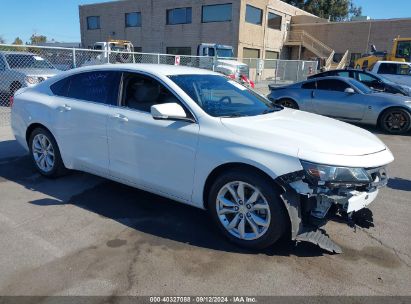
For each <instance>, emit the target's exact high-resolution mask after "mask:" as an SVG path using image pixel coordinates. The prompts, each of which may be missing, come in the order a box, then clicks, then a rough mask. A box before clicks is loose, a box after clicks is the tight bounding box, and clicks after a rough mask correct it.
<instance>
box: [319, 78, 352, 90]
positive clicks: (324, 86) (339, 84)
mask: <svg viewBox="0 0 411 304" xmlns="http://www.w3.org/2000/svg"><path fill="white" fill-rule="evenodd" d="M347 88H350V85H349V84H348V83H345V82H344V81H341V80H337V79H325V80H319V81H317V89H318V90H323V91H338V92H344V91H345V89H347Z"/></svg>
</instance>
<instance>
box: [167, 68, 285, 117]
mask: <svg viewBox="0 0 411 304" xmlns="http://www.w3.org/2000/svg"><path fill="white" fill-rule="evenodd" d="M170 79H171V80H172V81H174V82H175V83H176V84H177V85H178V86H179V87H180V88H181V89H182V90H183V91H184V92H185V93H187V95H188V96H190V97H191V98H192V99H193V100H194V101H195V102H196V103H197V104H198V105H199V106H200V107H201V108H202V109H203V110H204V111H205V112H206V113H207V114H209V115H211V116H214V117H241V116H254V115H261V114H266V113H271V112H274V111H278V110H281V109H282V107H279V106H275V105H273V104H272V103H270V101H268V100H267V99H265V98H264V97H262V96H260V95H258V94H256V93H254V92H252V91H250V90H248V89H247V88H246V87H244V86H242V85H241V84H239V83H237V82H235V81H233V80H230V79H227V78H225V77H223V76H218V75H175V76H170Z"/></svg>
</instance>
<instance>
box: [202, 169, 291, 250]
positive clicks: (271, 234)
mask: <svg viewBox="0 0 411 304" xmlns="http://www.w3.org/2000/svg"><path fill="white" fill-rule="evenodd" d="M257 192H258V193H257ZM256 193H257V194H256ZM234 196H236V197H234ZM208 209H209V212H210V214H211V217H212V218H213V220H214V221H215V223H216V225H217V226H218V228H219V230H220V231H221V232H222V234H223V235H224V236H225V237H226V238H227V239H228V240H230V241H231V242H233V243H235V244H237V245H239V246H241V247H245V248H249V249H256V250H257V249H263V248H266V247H268V246H270V245H272V244H274V243H275V242H276V241H278V240H279V239H280V238H281V237H282V236H283V235H284V233H285V231H286V229H287V214H286V210H285V207H284V204H283V202H282V200H281V198H280V196H279V194H278V193H277V191H276V190H275V187H274V186H273V182H272V181H270V180H269V179H268V178H266V177H264V176H262V175H261V174H258V173H256V172H252V171H250V170H248V171H244V170H230V171H228V172H225V173H224V174H222V175H220V176H219V177H218V178H217V179H216V180H215V182H214V184H213V185H212V187H211V190H210V194H209V196H208Z"/></svg>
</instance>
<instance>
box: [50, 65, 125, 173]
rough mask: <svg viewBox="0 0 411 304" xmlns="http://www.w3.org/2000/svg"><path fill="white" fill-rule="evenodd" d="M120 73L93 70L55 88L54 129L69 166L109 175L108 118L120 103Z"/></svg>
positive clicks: (67, 80) (70, 78) (60, 83)
mask: <svg viewBox="0 0 411 304" xmlns="http://www.w3.org/2000/svg"><path fill="white" fill-rule="evenodd" d="M120 77H121V73H118V72H113V71H93V72H86V73H81V74H77V75H74V76H71V77H69V78H66V79H65V80H63V81H61V82H58V83H56V84H55V85H54V88H53V87H52V90H54V93H55V94H57V95H59V96H58V97H57V98H55V105H56V108H55V129H56V130H55V132H56V138H57V141H58V143H59V147H60V150H61V153H62V154H63V155H64V156H65V157H64V158H65V159H66V160H69V161H70V162H71V164H70V166H71V167H74V168H76V169H81V170H84V171H87V172H91V173H96V174H99V175H103V176H106V175H108V162H109V157H108V144H107V117H108V113H109V109H110V107H111V106H112V105H114V104H117V100H118V89H119V83H120Z"/></svg>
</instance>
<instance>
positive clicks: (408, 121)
mask: <svg viewBox="0 0 411 304" xmlns="http://www.w3.org/2000/svg"><path fill="white" fill-rule="evenodd" d="M380 127H381V129H382V130H384V131H385V132H387V133H390V134H404V133H407V132H408V131H409V130H410V129H411V114H410V112H408V111H407V110H405V109H401V108H392V109H388V110H387V111H385V112H384V113H383V114H382V115H381V119H380Z"/></svg>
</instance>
